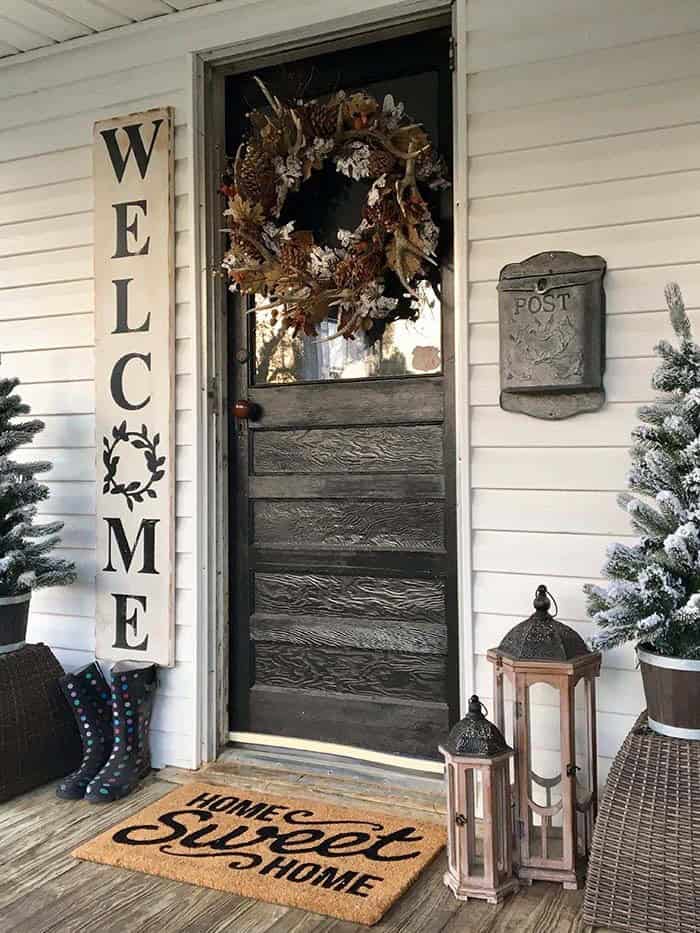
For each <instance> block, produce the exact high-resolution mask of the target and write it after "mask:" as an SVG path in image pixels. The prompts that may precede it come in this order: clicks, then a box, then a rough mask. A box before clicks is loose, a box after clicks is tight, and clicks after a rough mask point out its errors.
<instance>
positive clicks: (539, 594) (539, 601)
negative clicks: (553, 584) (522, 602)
mask: <svg viewBox="0 0 700 933" xmlns="http://www.w3.org/2000/svg"><path fill="white" fill-rule="evenodd" d="M550 600H551V602H552V603H554V615H553V616H552V618H553V619H556V617H557V616H558V615H559V606H558V605H557V601H556V599H555V598H554V597H553V596H552V594H551V593H550V592H549V590H548V589H547V587H546V586H545V585H544V583H541V584H540V585H539V586H538V587H537V590H536V592H535V602H534V604H533V605H534V607H535V609H537V610H538V611H539V610H540V609H544V611H545V612H548V611H549V607H550V605H551V603H550Z"/></svg>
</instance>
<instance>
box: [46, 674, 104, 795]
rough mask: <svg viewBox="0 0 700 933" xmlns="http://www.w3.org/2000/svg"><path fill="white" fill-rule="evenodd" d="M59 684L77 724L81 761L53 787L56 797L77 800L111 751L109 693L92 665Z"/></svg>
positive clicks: (102, 677)
mask: <svg viewBox="0 0 700 933" xmlns="http://www.w3.org/2000/svg"><path fill="white" fill-rule="evenodd" d="M59 684H60V687H61V690H62V691H63V695H64V696H65V698H66V700H68V705H69V706H70V708H71V709H72V710H73V715H74V716H75V721H76V722H77V724H78V731H79V732H80V737H81V739H82V741H83V760H82V762H81V764H80V767H79V768H78V769H77V771H73V772H72V773H71V774H69V775H68V777H65V778H63V780H62V781H61V783H60V784H59V785H58V786H57V787H56V796H57V797H62V798H63V799H64V800H81V799H82V798H83V797H84V796H85V791H86V790H87V786H88V784H89V783H90V781H91V780H92V779H93V778H94V777H95V775H96V774H98V773H99V772H100V771H101V770H102V768H103V767H104V765H105V762H106V761H107V760H108V759H109V755H110V752H111V751H112V722H111V713H112V707H111V703H110V697H111V691H110V689H109V686H108V684H107V681H106V680H105V678H104V675H103V673H102V670H101V668H100V666H99V664H97V663H96V662H95V661H93V662H92V664H88V665H87V667H82V668H81V669H80V670H79V671H76V672H75V673H74V674H66V675H65V676H64V677H61V679H60V680H59Z"/></svg>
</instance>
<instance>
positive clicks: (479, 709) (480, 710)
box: [469, 693, 489, 719]
mask: <svg viewBox="0 0 700 933" xmlns="http://www.w3.org/2000/svg"><path fill="white" fill-rule="evenodd" d="M469 715H470V716H476V717H478V716H479V715H482V716H483V717H484V719H488V715H489V711H488V710H487V709H486V707H485V706H484V704H483V703H482V702H481V700H480V699H479V697H478V696H477V695H476V694H475V693H474V694H473V695H472V697H471V698H470V700H469Z"/></svg>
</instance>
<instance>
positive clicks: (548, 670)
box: [487, 586, 600, 889]
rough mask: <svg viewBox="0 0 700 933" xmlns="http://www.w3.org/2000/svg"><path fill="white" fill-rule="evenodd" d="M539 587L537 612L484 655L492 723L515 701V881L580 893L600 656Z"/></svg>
mask: <svg viewBox="0 0 700 933" xmlns="http://www.w3.org/2000/svg"><path fill="white" fill-rule="evenodd" d="M548 595H549V594H548V593H547V588H546V587H545V586H539V587H538V588H537V592H536V595H535V601H534V607H535V612H534V613H533V615H531V616H530V618H529V619H526V620H525V621H524V622H520V623H519V624H518V625H516V626H515V627H514V628H512V629H511V630H510V632H508V634H507V635H506V636H505V638H504V639H503V641H502V642H501V644H500V645H499V646H498V648H492V649H491V650H490V651H489V652H488V654H487V657H488V659H489V661H490V662H491V663H492V664H493V671H494V697H495V720H496V725H497V726H498V727H499V729H501V731H503V730H504V729H505V725H506V716H505V712H506V696H505V694H506V691H508V693H509V695H510V700H511V702H512V703H513V744H514V746H515V786H514V795H515V797H516V809H517V824H516V838H517V840H518V856H517V858H518V876H519V878H521V879H523V880H525V881H528V882H531V881H533V880H535V879H542V880H545V881H560V882H562V883H563V885H564V887H565V888H574V889H575V888H578V887H579V886H580V885H581V883H582V881H583V878H584V876H585V871H586V864H587V860H588V855H589V852H590V846H591V839H592V835H593V825H594V822H595V818H596V812H597V783H598V779H597V765H596V755H597V750H596V701H595V678H596V677H597V676H598V674H599V673H600V652H593V651H590V650H589V649H588V648H587V647H586V645H585V643H584V641H583V639H582V638H581V636H580V635H579V634H578V633H577V632H575V631H574V630H573V629H572V628H570V627H569V626H568V625H564V624H563V623H562V622H559V621H557V619H555V618H553V617H552V616H551V615H550V614H549V609H550V606H551V602H550V600H549V598H548Z"/></svg>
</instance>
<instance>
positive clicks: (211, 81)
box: [190, 0, 474, 771]
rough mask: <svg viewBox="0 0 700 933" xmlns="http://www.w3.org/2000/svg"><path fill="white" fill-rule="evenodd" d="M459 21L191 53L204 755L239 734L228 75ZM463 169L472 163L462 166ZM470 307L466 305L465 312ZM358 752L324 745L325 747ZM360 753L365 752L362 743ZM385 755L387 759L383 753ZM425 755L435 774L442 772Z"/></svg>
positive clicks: (245, 737)
mask: <svg viewBox="0 0 700 933" xmlns="http://www.w3.org/2000/svg"><path fill="white" fill-rule="evenodd" d="M450 21H452V29H453V35H455V36H464V37H466V28H467V27H466V0H453V2H452V3H449V2H444V0H443V2H440V3H437V4H436V3H434V2H431V0H411V2H403V3H400V4H393V3H392V4H390V5H389V6H388V7H383V8H382V7H380V8H378V9H377V8H375V9H371V10H367V11H364V12H361V13H354V14H352V15H351V16H337V15H335V16H333V15H331V16H329V17H328V19H325V20H322V21H320V22H316V23H314V24H313V26H309V25H308V24H305V25H304V26H303V27H302V26H299V27H296V28H292V29H288V30H286V31H285V32H281V33H277V34H270V33H266V34H264V35H261V36H259V37H257V38H255V39H252V40H246V41H245V42H241V43H237V44H234V45H230V46H226V47H224V48H221V49H217V50H215V51H211V52H203V53H196V54H192V55H191V62H190V67H191V74H190V78H191V82H192V90H193V94H192V100H191V115H192V127H191V138H192V143H193V152H192V176H191V178H192V182H193V190H192V202H193V208H192V209H193V212H194V218H193V219H194V225H193V230H194V235H195V242H194V251H195V253H194V254H195V256H196V257H197V260H198V268H197V270H196V273H195V274H194V275H193V277H192V278H193V284H194V291H195V294H194V296H193V298H194V304H195V309H196V311H195V321H196V334H195V338H196V341H197V348H196V350H197V367H196V380H197V390H198V396H199V404H198V407H197V411H196V413H195V414H196V417H195V450H196V454H195V456H196V462H195V472H196V480H197V488H198V489H199V490H201V495H200V506H201V507H200V509H199V510H198V513H197V517H196V528H195V547H194V551H195V577H196V581H195V594H196V595H195V607H194V612H195V620H196V626H195V633H194V635H195V639H194V640H195V645H194V678H193V687H194V700H195V703H196V735H195V738H194V741H195V747H196V749H195V755H196V758H197V760H198V761H208V760H212V759H214V758H216V756H217V754H218V753H219V750H220V749H221V747H223V746H224V745H225V744H226V743H227V742H228V741H229V740H230V738H231V734H230V733H229V727H228V679H229V669H228V668H229V660H228V659H229V637H228V636H229V592H228V582H229V573H228V570H229V547H228V521H227V516H228V417H227V416H226V406H227V398H226V387H225V384H224V379H223V378H222V376H223V374H224V372H225V363H224V359H223V354H224V348H225V339H224V337H225V329H226V321H225V315H226V313H227V309H226V302H225V295H224V293H223V290H222V288H221V279H220V278H215V277H214V275H213V274H214V273H215V272H216V271H218V269H219V264H220V259H221V256H222V254H223V247H224V241H223V237H222V236H221V234H220V218H219V212H220V195H219V193H218V179H219V177H220V175H221V171H222V169H223V167H224V164H225V157H226V152H225V147H224V139H225V137H224V82H225V77H226V76H227V75H229V74H232V73H236V72H238V71H250V70H252V69H254V68H255V67H260V66H262V65H263V64H265V65H270V64H274V63H275V62H276V61H282V60H285V59H288V58H289V57H290V55H297V54H298V56H299V57H302V56H305V55H309V54H316V53H319V52H322V51H332V50H334V49H338V48H341V47H346V48H347V47H350V46H355V45H360V44H362V43H363V42H365V41H369V40H371V39H378V38H389V37H398V36H400V35H402V34H409V33H415V32H417V31H422V30H423V29H428V28H431V26H445V25H449V24H450ZM461 58H462V56H461V55H459V54H458V55H457V56H456V66H457V67H456V68H455V69H454V72H453V155H454V167H455V172H454V178H453V223H454V257H453V261H454V355H455V359H454V406H455V419H454V425H455V469H456V516H455V520H456V524H457V535H456V537H457V567H458V581H457V611H458V643H459V684H460V706H461V708H462V709H464V708H465V707H466V702H467V699H468V697H469V695H470V694H471V693H472V692H473V689H474V669H473V620H472V592H471V590H472V558H471V550H472V547H471V537H472V536H471V495H470V489H471V482H470V444H469V407H468V401H469V394H468V393H469V384H468V343H467V336H468V330H467V327H468V322H467V245H468V233H467V171H466V166H467V149H466V94H467V83H466V69H465V67H464V65H465V63H464V62H463V61H460V59H461ZM460 167H461V168H460ZM460 312H461V313H460ZM235 739H236V741H246V742H251V741H252V742H255V743H256V744H271V743H273V742H275V741H276V740H275V739H274V738H273V739H270V737H269V736H266V737H262V736H258V735H257V734H255V735H251V734H249V733H241V734H240V735H239V734H237V733H236V734H235ZM294 741H295V740H284V744H285V745H286V746H287V747H297V748H298V747H302V746H303V747H304V748H307V749H308V750H309V751H312V750H313V749H312V748H311V745H312V744H313V743H302V746H300V745H295V744H293V743H294ZM334 749H337V750H339V751H340V753H341V754H347V753H348V750H347V749H345V748H344V747H342V746H330V747H329V746H324V750H325V751H329V752H330V751H333V750H334ZM353 751H354V755H353V757H356V758H359V757H360V756H359V755H358V754H357V752H356V750H353ZM377 756H378V757H377ZM361 757H362V758H363V759H364V760H375V761H378V762H379V763H382V764H395V765H398V766H402V764H404V765H406V766H409V767H411V768H413V769H414V770H415V768H416V762H415V760H414V759H410V760H409V759H406V761H405V762H403V761H402V760H401V759H400V758H397V757H396V756H389V755H383V754H381V753H371V752H368V753H364V752H363V754H362V756H361ZM440 769H441V765H440V764H439V763H433V762H426V767H425V769H424V770H427V771H435V770H440Z"/></svg>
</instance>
